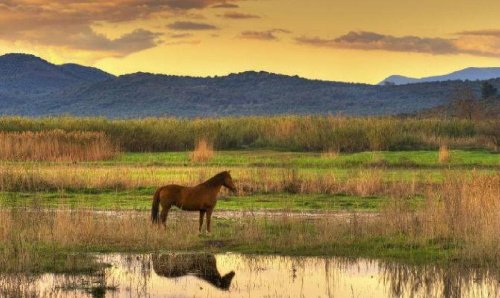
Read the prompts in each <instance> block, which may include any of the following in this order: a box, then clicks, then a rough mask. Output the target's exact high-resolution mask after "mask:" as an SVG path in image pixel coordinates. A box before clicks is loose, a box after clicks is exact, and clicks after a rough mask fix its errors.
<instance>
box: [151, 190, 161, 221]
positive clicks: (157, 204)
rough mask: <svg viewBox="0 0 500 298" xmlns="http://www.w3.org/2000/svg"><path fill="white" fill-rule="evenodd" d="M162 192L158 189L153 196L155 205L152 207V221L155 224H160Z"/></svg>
mask: <svg viewBox="0 0 500 298" xmlns="http://www.w3.org/2000/svg"><path fill="white" fill-rule="evenodd" d="M160 190H161V188H158V189H157V190H156V192H155V194H154V196H153V205H152V206H151V221H152V222H153V223H154V224H155V223H159V217H158V213H159V212H160Z"/></svg>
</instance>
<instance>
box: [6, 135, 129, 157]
mask: <svg viewBox="0 0 500 298" xmlns="http://www.w3.org/2000/svg"><path fill="white" fill-rule="evenodd" d="M118 152H119V150H118V147H117V146H116V145H114V144H113V142H112V141H111V140H110V139H109V138H108V137H107V136H106V134H105V133H103V132H92V131H69V132H66V131H63V130H60V129H57V130H48V131H21V132H0V159H1V160H9V161H75V162H76V161H97V160H105V159H110V158H112V157H114V156H115V155H116V154H117V153H118Z"/></svg>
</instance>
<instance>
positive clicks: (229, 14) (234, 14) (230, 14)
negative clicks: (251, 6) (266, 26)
mask: <svg viewBox="0 0 500 298" xmlns="http://www.w3.org/2000/svg"><path fill="white" fill-rule="evenodd" d="M219 17H221V18H225V19H235V20H243V19H260V16H258V15H255V14H249V13H241V12H236V11H234V12H226V13H225V14H221V15H219Z"/></svg>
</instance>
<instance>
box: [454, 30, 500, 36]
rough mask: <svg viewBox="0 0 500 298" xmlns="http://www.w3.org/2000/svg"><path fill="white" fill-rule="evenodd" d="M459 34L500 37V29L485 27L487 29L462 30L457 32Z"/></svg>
mask: <svg viewBox="0 0 500 298" xmlns="http://www.w3.org/2000/svg"><path fill="white" fill-rule="evenodd" d="M456 34H457V35H464V36H493V37H500V30H495V29H485V30H471V31H461V32H458V33H456Z"/></svg>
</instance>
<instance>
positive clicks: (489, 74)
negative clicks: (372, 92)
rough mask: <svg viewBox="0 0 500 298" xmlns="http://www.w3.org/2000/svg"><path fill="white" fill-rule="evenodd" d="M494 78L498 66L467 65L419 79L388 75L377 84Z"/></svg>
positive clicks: (499, 69) (499, 76)
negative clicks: (450, 71) (459, 68)
mask: <svg viewBox="0 0 500 298" xmlns="http://www.w3.org/2000/svg"><path fill="white" fill-rule="evenodd" d="M496 78H500V67H484V68H480V67H469V68H465V69H462V70H459V71H455V72H452V73H449V74H445V75H440V76H432V77H425V78H420V79H417V78H410V77H405V76H400V75H392V76H390V77H387V78H386V79H385V80H383V81H382V82H380V83H379V85H385V84H391V83H392V84H396V85H404V84H414V83H428V82H443V81H455V80H461V81H465V80H469V81H477V80H490V79H496Z"/></svg>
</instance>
